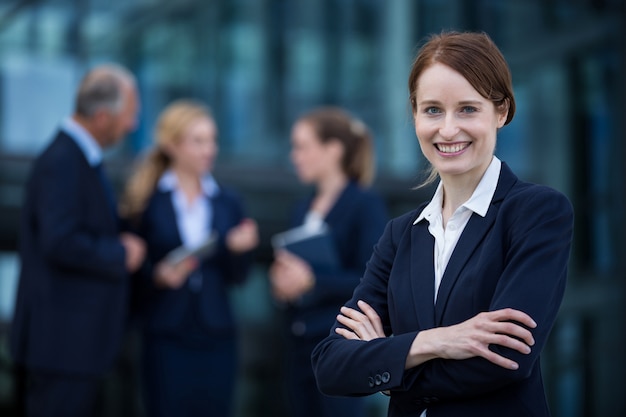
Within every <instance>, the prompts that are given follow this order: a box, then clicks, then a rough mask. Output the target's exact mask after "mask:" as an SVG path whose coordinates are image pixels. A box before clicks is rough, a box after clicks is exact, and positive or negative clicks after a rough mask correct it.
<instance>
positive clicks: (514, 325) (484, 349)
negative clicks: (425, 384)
mask: <svg viewBox="0 0 626 417" xmlns="http://www.w3.org/2000/svg"><path fill="white" fill-rule="evenodd" d="M535 327H537V324H536V323H535V322H534V321H533V319H532V318H531V317H530V316H529V315H528V314H526V313H524V312H522V311H519V310H514V309H512V308H505V309H502V310H496V311H490V312H485V313H479V314H477V315H476V316H474V317H472V318H471V319H469V320H466V321H464V322H462V323H459V324H457V325H454V326H448V327H437V328H434V329H429V330H424V331H422V332H420V333H418V335H417V336H416V338H415V340H414V341H413V344H412V345H411V349H410V351H409V355H408V356H407V361H406V368H407V369H408V368H412V367H414V366H417V365H419V364H421V363H424V362H426V361H427V360H430V359H434V358H442V359H468V358H473V357H477V356H479V357H482V358H485V359H487V360H488V361H490V362H492V363H494V364H496V365H498V366H501V367H503V368H507V369H513V370H515V369H517V368H518V367H519V365H518V364H517V363H516V362H514V361H512V360H511V359H508V358H505V357H504V356H501V355H499V354H497V353H495V352H493V351H491V350H489V345H500V346H504V347H507V348H510V349H513V350H516V351H518V352H520V353H523V354H528V353H530V351H531V346H533V345H534V344H535V340H534V338H533V335H532V333H531V332H530V330H528V329H527V328H531V329H532V328H535Z"/></svg>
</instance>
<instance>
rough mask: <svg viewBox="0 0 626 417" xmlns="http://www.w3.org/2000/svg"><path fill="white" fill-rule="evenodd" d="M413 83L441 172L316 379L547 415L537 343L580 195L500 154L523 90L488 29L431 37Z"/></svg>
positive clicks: (399, 397)
mask: <svg viewBox="0 0 626 417" xmlns="http://www.w3.org/2000/svg"><path fill="white" fill-rule="evenodd" d="M409 93H410V99H411V105H412V107H413V116H414V122H415V131H416V134H417V137H418V139H419V143H420V147H421V149H422V152H423V154H424V156H425V157H426V158H427V159H428V161H429V162H430V163H431V165H432V168H433V175H432V176H431V177H432V179H433V180H434V179H435V178H436V176H437V175H438V176H439V178H440V183H439V186H438V188H437V191H436V192H435V195H434V197H433V199H432V200H431V201H430V202H429V203H426V204H423V205H421V206H420V207H418V208H417V209H416V210H414V211H412V212H409V213H406V214H405V215H403V216H400V217H398V218H396V219H394V220H392V221H391V222H389V223H388V224H387V226H386V228H385V232H384V233H383V235H382V237H381V238H380V240H379V241H378V243H377V244H376V247H375V249H374V252H373V254H372V257H371V259H370V261H369V263H368V268H367V270H366V272H365V275H364V277H363V280H362V281H361V283H360V284H359V286H358V287H357V289H356V290H355V292H354V295H353V296H352V298H351V299H350V300H349V301H348V302H347V304H346V305H345V306H344V307H343V308H342V309H341V310H340V311H341V314H340V315H339V316H338V321H337V322H336V323H335V324H334V326H333V328H332V331H331V334H330V335H329V336H328V337H327V338H326V339H325V340H324V341H323V342H321V343H320V344H319V345H318V346H316V348H315V350H314V352H313V355H312V361H313V367H314V371H315V375H316V378H317V382H318V384H319V386H320V388H321V390H322V391H323V392H325V393H327V394H330V395H367V394H371V393H375V392H379V391H383V392H385V393H387V394H389V395H391V398H390V403H389V415H390V416H422V417H424V416H428V417H437V416H466V417H467V416H476V417H478V416H480V417H491V416H493V417H500V416H507V417H515V416H549V409H548V406H547V404H546V398H545V394H544V387H543V383H542V378H541V370H540V353H541V350H542V348H543V347H544V345H545V343H546V340H547V338H548V335H549V332H550V330H551V328H552V326H553V324H554V321H555V319H556V316H557V312H558V309H559V306H560V304H561V300H562V298H563V293H564V289H565V282H566V276H567V265H568V259H569V252H570V245H571V238H572V228H573V211H572V207H571V204H570V202H569V201H568V199H567V198H566V197H565V196H564V195H562V194H561V193H559V192H557V191H555V190H553V189H550V188H548V187H545V186H540V185H534V184H530V183H526V182H523V181H520V180H519V179H518V178H517V177H516V176H515V175H514V174H513V172H512V171H511V170H510V169H509V168H508V166H507V165H506V164H504V163H502V162H500V160H498V158H496V157H495V156H494V150H495V144H496V136H497V130H498V129H499V128H501V127H502V126H504V125H505V124H507V123H508V122H510V121H511V119H512V118H513V114H514V112H515V101H514V98H513V92H512V86H511V76H510V73H509V69H508V66H507V64H506V62H505V60H504V58H503V56H502V54H501V53H500V51H499V50H498V48H497V47H496V46H495V45H494V44H493V42H492V41H491V39H489V37H488V36H487V35H486V34H480V33H454V32H452V33H442V34H440V35H436V36H433V37H431V38H430V39H429V41H428V42H427V43H426V44H425V45H424V46H423V47H422V49H421V50H420V52H419V54H418V56H417V58H416V60H415V61H414V64H413V67H412V70H411V73H410V76H409ZM390 336H393V337H390Z"/></svg>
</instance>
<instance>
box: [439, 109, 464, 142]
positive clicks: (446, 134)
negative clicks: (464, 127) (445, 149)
mask: <svg viewBox="0 0 626 417" xmlns="http://www.w3.org/2000/svg"><path fill="white" fill-rule="evenodd" d="M441 122H442V126H441V127H440V128H439V135H440V136H441V137H442V138H443V139H447V140H452V139H454V137H455V136H456V135H457V133H459V126H458V124H457V122H456V120H455V119H454V116H453V115H446V117H445V118H444V119H442V121H441Z"/></svg>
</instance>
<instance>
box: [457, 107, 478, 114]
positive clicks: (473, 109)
mask: <svg viewBox="0 0 626 417" xmlns="http://www.w3.org/2000/svg"><path fill="white" fill-rule="evenodd" d="M477 111H478V109H477V108H476V107H474V106H465V107H463V108H462V109H461V112H462V113H475V112H477Z"/></svg>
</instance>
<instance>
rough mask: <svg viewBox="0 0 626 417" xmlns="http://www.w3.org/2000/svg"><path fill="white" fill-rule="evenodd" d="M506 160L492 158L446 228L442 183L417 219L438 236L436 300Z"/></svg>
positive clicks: (485, 206) (485, 209)
mask: <svg viewBox="0 0 626 417" xmlns="http://www.w3.org/2000/svg"><path fill="white" fill-rule="evenodd" d="M501 166H502V163H501V162H500V160H499V159H498V158H497V157H496V156H494V157H493V158H492V159H491V163H490V164H489V166H488V167H487V170H486V171H485V173H484V175H483V177H482V178H481V179H480V182H479V183H478V186H477V187H476V189H475V190H474V192H473V193H472V196H471V197H470V198H469V200H467V201H466V202H465V203H463V204H462V205H461V206H460V207H459V208H457V209H456V211H455V212H454V214H452V217H450V219H449V220H448V224H447V227H446V228H445V229H444V227H443V214H442V209H443V186H442V184H441V182H439V185H438V186H437V190H436V191H435V195H434V196H433V198H432V200H430V203H428V205H427V206H426V207H424V210H422V212H421V213H420V215H419V216H418V217H417V220H415V222H413V224H417V223H419V222H420V221H421V220H423V219H426V220H427V221H428V224H429V225H428V231H429V232H430V234H431V235H433V237H434V238H435V250H434V252H435V256H434V260H433V261H434V263H435V294H434V302H437V293H438V292H439V285H440V284H441V279H442V278H443V274H444V272H445V271H446V267H447V266H448V261H449V260H450V256H452V252H453V251H454V248H455V247H456V244H457V242H458V241H459V237H461V234H462V233H463V230H465V226H467V222H469V219H470V217H472V213H476V214H478V215H479V216H481V217H485V215H486V214H487V210H489V206H490V205H491V200H492V199H493V195H494V193H495V192H496V187H497V185H498V179H499V178H500V168H501ZM426 412H427V410H424V411H423V412H422V414H421V415H420V417H427V416H426Z"/></svg>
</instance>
